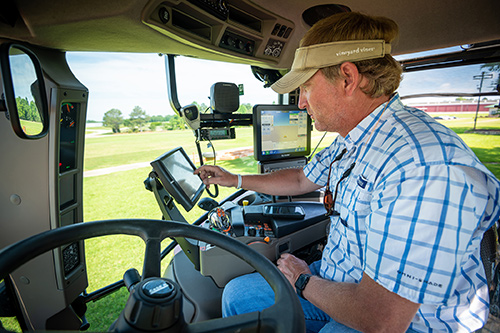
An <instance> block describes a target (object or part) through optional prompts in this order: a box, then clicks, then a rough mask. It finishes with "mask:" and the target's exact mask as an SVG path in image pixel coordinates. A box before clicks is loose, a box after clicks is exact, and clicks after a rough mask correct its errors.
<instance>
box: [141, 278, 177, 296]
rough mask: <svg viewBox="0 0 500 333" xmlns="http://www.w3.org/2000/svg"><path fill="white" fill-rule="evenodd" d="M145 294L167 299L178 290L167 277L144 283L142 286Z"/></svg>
mask: <svg viewBox="0 0 500 333" xmlns="http://www.w3.org/2000/svg"><path fill="white" fill-rule="evenodd" d="M141 289H142V292H143V293H144V295H146V296H148V297H151V298H154V299H162V300H167V299H168V298H169V297H170V296H171V295H172V294H175V292H176V290H175V287H174V285H173V284H172V283H170V282H169V281H168V280H166V279H156V278H154V279H152V280H150V281H147V282H146V283H144V284H143V285H142V287H141Z"/></svg>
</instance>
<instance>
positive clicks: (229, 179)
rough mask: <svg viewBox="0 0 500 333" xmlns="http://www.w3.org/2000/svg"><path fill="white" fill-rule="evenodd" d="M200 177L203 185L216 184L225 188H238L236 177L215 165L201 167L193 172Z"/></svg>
mask: <svg viewBox="0 0 500 333" xmlns="http://www.w3.org/2000/svg"><path fill="white" fill-rule="evenodd" d="M194 174H195V175H200V178H201V180H202V181H203V184H205V185H207V187H208V186H210V184H218V185H221V186H226V187H236V186H238V176H237V175H235V174H233V173H231V172H229V171H227V170H225V169H223V168H221V167H219V166H216V165H203V166H201V167H199V168H198V169H196V170H195V171H194Z"/></svg>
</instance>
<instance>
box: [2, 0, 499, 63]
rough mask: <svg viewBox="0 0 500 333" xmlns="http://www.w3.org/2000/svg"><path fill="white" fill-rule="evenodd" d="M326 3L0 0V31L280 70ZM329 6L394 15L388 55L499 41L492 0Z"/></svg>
mask: <svg viewBox="0 0 500 333" xmlns="http://www.w3.org/2000/svg"><path fill="white" fill-rule="evenodd" d="M328 3H329V2H327V1H317V0H312V1H305V0H254V1H249V0H150V1H147V0H106V1H102V0H86V1H75V0H37V1H32V0H18V1H13V0H6V1H2V2H1V3H0V12H2V17H5V18H11V17H16V18H17V19H16V20H15V23H14V26H12V22H13V21H14V19H8V20H7V19H0V36H1V37H6V38H11V39H15V40H22V41H27V42H30V43H33V44H36V45H41V46H46V47H51V48H56V49H61V50H65V51H68V50H69V51H108V52H113V51H115V52H118V51H119V52H122V51H123V52H162V53H172V54H183V55H188V56H195V57H200V58H206V59H214V60H224V61H231V62H242V63H249V64H255V65H259V66H262V67H273V68H287V67H289V66H290V65H291V63H292V60H293V56H294V51H295V49H296V48H297V46H298V43H299V41H300V39H301V37H302V36H303V35H304V34H305V32H306V31H307V30H308V29H309V25H307V24H306V23H305V22H304V20H303V18H302V13H303V12H304V11H306V10H307V9H309V8H311V7H313V6H317V5H324V4H328ZM212 4H213V5H214V6H215V7H214V8H212V7H210V5H212ZM221 4H222V5H223V6H222V7H221V6H220V5H221ZM337 4H339V5H343V6H347V7H349V8H350V9H351V10H353V11H361V12H363V13H367V14H372V15H383V16H387V17H390V18H392V19H394V20H395V21H396V22H397V23H398V24H399V26H400V39H399V41H398V42H397V43H395V45H394V48H393V50H394V52H393V53H394V54H403V53H410V52H417V51H424V50H430V49H435V48H442V47H448V46H455V45H461V44H468V43H477V42H484V41H489V40H495V39H500V20H498V13H500V1H494V0H477V1H452V0H442V1H435V0H432V1H431V0H422V1H414V0H399V1H393V0H387V1H373V0H344V1H341V2H337ZM217 6H218V7H217ZM7 12H9V14H8V15H7V14H5V15H3V13H7ZM0 18H1V17H0Z"/></svg>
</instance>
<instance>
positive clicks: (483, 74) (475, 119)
mask: <svg viewBox="0 0 500 333" xmlns="http://www.w3.org/2000/svg"><path fill="white" fill-rule="evenodd" d="M492 78H493V74H491V73H489V74H486V72H481V75H474V76H473V79H474V80H481V82H480V83H479V88H478V89H479V96H478V97H477V109H476V116H475V117H474V131H475V130H476V122H477V114H478V112H479V104H480V103H481V90H482V89H483V81H484V79H492Z"/></svg>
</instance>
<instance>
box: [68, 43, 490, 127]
mask: <svg viewBox="0 0 500 333" xmlns="http://www.w3.org/2000/svg"><path fill="white" fill-rule="evenodd" d="M67 60H68V63H69V66H70V68H71V70H72V71H73V73H74V74H75V76H76V77H77V79H78V80H79V81H80V82H81V83H82V84H83V85H85V86H86V87H87V88H88V89H89V105H88V109H87V119H88V120H97V121H101V120H102V117H103V116H104V113H105V112H107V111H109V110H110V109H113V108H115V109H118V110H120V111H121V112H122V114H123V116H124V117H125V118H128V115H129V114H130V113H131V112H132V110H133V108H134V107H135V106H140V107H141V108H142V109H143V110H145V111H146V113H147V114H148V115H168V114H174V111H173V110H172V108H171V107H170V104H169V102H168V97H167V85H166V75H165V58H164V57H161V56H159V55H157V54H140V53H85V52H70V53H68V54H67ZM481 71H482V70H481V68H480V66H479V65H473V66H468V67H462V68H460V69H441V70H436V71H434V72H430V71H424V72H420V73H406V74H404V78H403V81H402V84H401V87H400V89H399V93H400V95H401V96H404V95H408V94H416V93H425V92H450V91H454V92H477V85H478V84H479V81H474V80H473V79H472V78H473V76H475V75H479V74H481ZM497 75H498V73H495V78H494V80H495V79H496V77H497ZM176 77H177V83H178V94H179V102H180V104H181V105H182V106H185V105H188V104H191V103H192V102H193V101H196V102H198V103H199V104H201V103H205V104H206V105H209V103H210V100H209V98H208V97H209V95H210V87H211V85H212V84H213V83H215V82H232V83H236V84H241V83H242V84H244V91H245V93H244V95H243V96H240V104H243V103H251V104H252V105H253V104H272V103H273V101H276V100H277V95H276V94H275V93H274V92H273V91H272V90H271V89H270V88H266V89H264V88H263V83H262V82H260V81H258V80H257V79H255V78H254V76H253V74H252V73H251V70H250V66H248V65H237V64H227V63H219V62H214V61H207V60H199V59H192V58H186V57H177V58H176ZM491 83H492V80H488V81H486V82H485V83H484V85H483V91H491V90H492V88H491ZM434 100H435V99H434ZM406 101H407V102H409V100H406ZM202 111H203V110H202Z"/></svg>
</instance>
